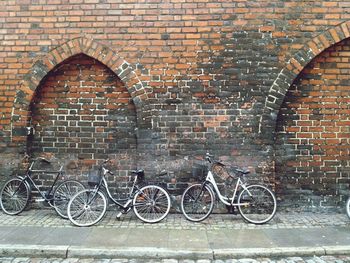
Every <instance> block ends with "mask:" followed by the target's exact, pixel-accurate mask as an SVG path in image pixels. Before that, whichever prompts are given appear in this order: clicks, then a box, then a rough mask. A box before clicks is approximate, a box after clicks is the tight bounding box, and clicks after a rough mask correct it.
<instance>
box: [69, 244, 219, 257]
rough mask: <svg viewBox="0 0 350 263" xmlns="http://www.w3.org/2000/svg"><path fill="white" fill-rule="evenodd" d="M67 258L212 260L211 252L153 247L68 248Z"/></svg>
mask: <svg viewBox="0 0 350 263" xmlns="http://www.w3.org/2000/svg"><path fill="white" fill-rule="evenodd" d="M67 257H68V258H87V257H89V258H91V257H92V258H129V259H136V258H147V259H149V258H150V259H170V258H171V259H214V258H213V251H212V250H210V249H204V250H183V249H182V250H181V249H179V250H175V249H167V248H155V247H136V248H132V247H125V248H111V249H109V248H106V247H101V248H96V247H94V248H82V247H70V248H69V249H68V253H67Z"/></svg>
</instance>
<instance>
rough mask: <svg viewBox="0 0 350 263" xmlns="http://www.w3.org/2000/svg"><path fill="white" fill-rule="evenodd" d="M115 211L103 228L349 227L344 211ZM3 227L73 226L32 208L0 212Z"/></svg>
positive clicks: (41, 210)
mask: <svg viewBox="0 0 350 263" xmlns="http://www.w3.org/2000/svg"><path fill="white" fill-rule="evenodd" d="M117 213H118V212H117V211H107V213H106V216H105V218H104V219H103V220H102V221H101V222H100V223H99V224H98V225H97V227H102V228H157V229H162V228H164V229H206V230H211V229H223V228H229V229H255V228H258V229H264V228H266V229H290V228H315V227H327V226H350V220H349V218H348V217H347V216H346V215H345V212H344V213H334V214H324V213H290V212H288V213H285V212H284V213H283V212H278V213H276V216H275V217H274V219H273V220H272V221H270V222H269V223H268V224H265V225H253V224H248V223H246V222H245V221H244V220H243V219H242V217H241V216H240V215H230V214H220V215H219V214H213V215H211V216H210V217H209V218H208V219H206V220H205V221H203V222H200V223H193V222H190V221H187V220H186V219H185V218H184V217H183V216H182V215H181V214H169V215H168V217H167V218H165V219H164V220H163V221H161V222H159V223H157V224H146V223H143V222H142V221H140V220H139V219H138V218H137V217H136V216H135V215H134V214H133V213H132V212H130V213H129V214H127V215H123V216H122V218H121V220H119V221H118V220H117V219H116V215H117ZM0 225H2V226H40V227H73V226H72V225H71V223H70V222H69V220H64V219H62V218H60V217H59V216H58V215H57V214H56V213H55V211H54V210H53V209H31V210H28V211H24V212H22V213H21V214H20V215H17V216H8V215H5V214H4V213H0Z"/></svg>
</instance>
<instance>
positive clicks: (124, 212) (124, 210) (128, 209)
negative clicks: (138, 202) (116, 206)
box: [120, 207, 131, 215]
mask: <svg viewBox="0 0 350 263" xmlns="http://www.w3.org/2000/svg"><path fill="white" fill-rule="evenodd" d="M130 210H131V208H130V207H129V208H127V209H123V210H122V211H121V212H120V213H122V214H124V215H125V214H127V213H129V211H130Z"/></svg>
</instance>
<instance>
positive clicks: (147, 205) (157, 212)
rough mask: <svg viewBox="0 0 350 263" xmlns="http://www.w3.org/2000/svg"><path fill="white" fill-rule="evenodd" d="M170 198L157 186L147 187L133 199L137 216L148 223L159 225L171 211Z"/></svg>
mask: <svg viewBox="0 0 350 263" xmlns="http://www.w3.org/2000/svg"><path fill="white" fill-rule="evenodd" d="M170 206H171V202H170V196H169V194H168V192H167V191H165V190H164V189H163V188H162V187H160V186H157V185H147V186H144V187H142V188H141V189H140V191H138V192H137V193H136V194H135V196H134V199H133V209H134V213H135V214H136V216H137V217H138V218H139V219H140V220H142V221H144V222H146V223H157V222H159V221H161V220H163V219H164V218H165V217H166V216H167V215H168V213H169V211H170Z"/></svg>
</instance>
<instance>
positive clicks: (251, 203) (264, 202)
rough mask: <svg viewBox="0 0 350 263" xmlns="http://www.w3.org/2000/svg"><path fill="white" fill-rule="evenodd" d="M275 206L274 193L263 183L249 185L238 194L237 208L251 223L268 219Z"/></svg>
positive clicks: (260, 222) (272, 213)
mask: <svg viewBox="0 0 350 263" xmlns="http://www.w3.org/2000/svg"><path fill="white" fill-rule="evenodd" d="M276 208H277V202H276V197H275V195H274V193H273V192H272V191H271V190H270V189H268V188H267V187H265V186H263V185H249V186H247V187H246V188H245V189H244V190H243V191H242V192H241V193H240V194H239V196H238V210H239V212H240V214H241V215H242V217H243V218H244V219H245V220H247V221H248V222H250V223H253V224H264V223H267V222H268V221H270V220H271V219H272V218H273V217H274V215H275V213H276Z"/></svg>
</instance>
